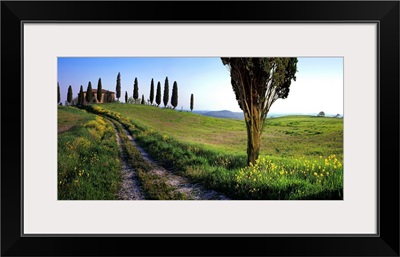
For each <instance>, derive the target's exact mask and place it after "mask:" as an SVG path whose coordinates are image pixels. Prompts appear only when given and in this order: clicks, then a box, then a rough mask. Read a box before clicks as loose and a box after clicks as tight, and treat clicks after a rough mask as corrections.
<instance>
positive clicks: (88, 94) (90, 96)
mask: <svg viewBox="0 0 400 257" xmlns="http://www.w3.org/2000/svg"><path fill="white" fill-rule="evenodd" d="M92 100H93V90H92V83H91V82H90V81H89V84H88V87H87V90H86V101H87V102H88V103H91V102H92Z"/></svg>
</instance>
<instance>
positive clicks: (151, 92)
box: [150, 79, 154, 104]
mask: <svg viewBox="0 0 400 257" xmlns="http://www.w3.org/2000/svg"><path fill="white" fill-rule="evenodd" d="M153 101H154V80H153V79H151V85H150V104H153Z"/></svg>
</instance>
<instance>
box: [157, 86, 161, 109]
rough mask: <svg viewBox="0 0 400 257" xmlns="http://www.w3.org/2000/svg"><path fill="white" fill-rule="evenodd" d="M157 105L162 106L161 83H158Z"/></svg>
mask: <svg viewBox="0 0 400 257" xmlns="http://www.w3.org/2000/svg"><path fill="white" fill-rule="evenodd" d="M156 104H157V106H160V104H161V83H160V81H158V83H157V93H156Z"/></svg>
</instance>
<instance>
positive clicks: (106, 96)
mask: <svg viewBox="0 0 400 257" xmlns="http://www.w3.org/2000/svg"><path fill="white" fill-rule="evenodd" d="M86 92H87V91H84V92H83V97H84V98H85V104H87V103H88V102H87V100H86ZM92 94H93V97H92V99H93V100H92V102H91V103H112V102H114V101H115V92H111V91H108V90H105V89H102V90H101V101H98V100H97V89H93V90H92Z"/></svg>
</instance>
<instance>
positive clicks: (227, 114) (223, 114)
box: [201, 110, 244, 120]
mask: <svg viewBox="0 0 400 257" xmlns="http://www.w3.org/2000/svg"><path fill="white" fill-rule="evenodd" d="M201 114H202V115H204V116H209V117H216V118H226V119H237V120H243V119H244V118H243V112H231V111H228V110H222V111H209V112H204V113H201Z"/></svg>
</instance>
